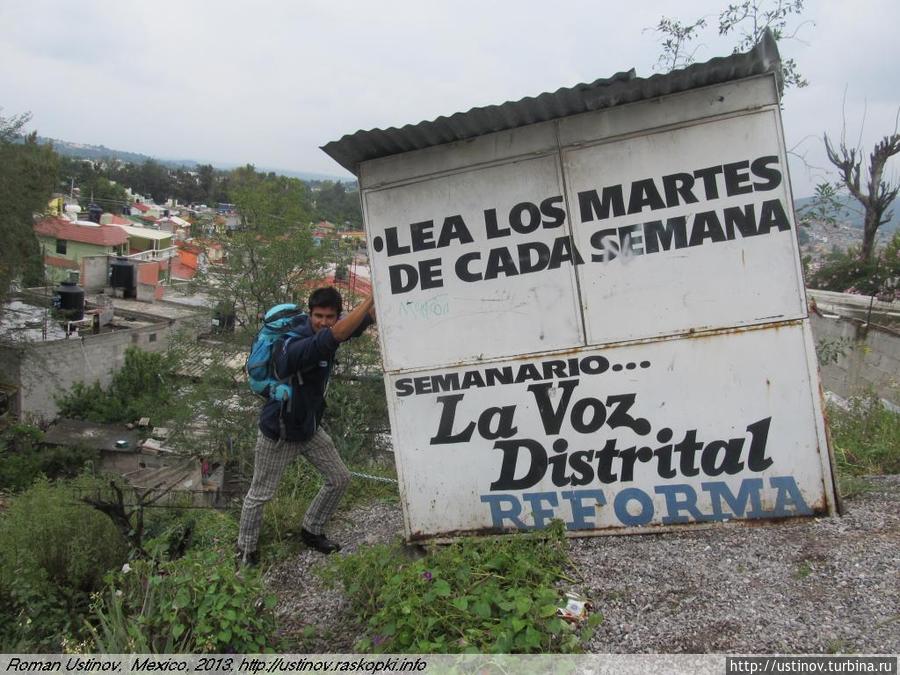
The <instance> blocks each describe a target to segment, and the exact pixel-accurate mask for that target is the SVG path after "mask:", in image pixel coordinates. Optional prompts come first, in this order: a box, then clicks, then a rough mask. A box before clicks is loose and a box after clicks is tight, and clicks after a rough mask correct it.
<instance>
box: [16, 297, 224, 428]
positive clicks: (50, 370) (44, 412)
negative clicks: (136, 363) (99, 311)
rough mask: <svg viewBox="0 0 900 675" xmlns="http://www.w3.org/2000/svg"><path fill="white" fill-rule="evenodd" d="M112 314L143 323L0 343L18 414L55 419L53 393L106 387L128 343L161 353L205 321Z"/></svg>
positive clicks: (37, 418)
mask: <svg viewBox="0 0 900 675" xmlns="http://www.w3.org/2000/svg"><path fill="white" fill-rule="evenodd" d="M117 314H126V315H131V316H134V317H136V318H138V319H140V320H141V321H144V322H146V323H144V324H143V325H140V326H135V327H133V328H124V329H120V330H116V331H114V332H110V333H103V334H100V335H86V336H84V337H83V338H82V337H77V336H72V337H70V338H69V339H67V340H52V341H47V342H28V343H20V344H19V343H17V344H9V343H3V344H0V378H2V380H3V381H4V382H8V383H9V384H13V385H18V387H19V392H18V396H17V398H16V400H15V401H14V405H13V407H14V412H15V413H16V414H18V415H19V416H20V418H21V419H33V420H38V421H40V420H46V421H50V420H52V419H54V418H56V417H57V415H58V413H59V408H58V407H57V405H56V401H55V400H54V397H55V396H58V395H59V394H62V393H65V392H68V391H69V390H70V389H71V388H72V386H73V385H74V384H75V383H76V382H83V383H85V384H93V383H94V382H100V384H101V386H103V387H106V386H108V385H109V384H110V382H111V381H112V376H113V374H114V373H115V372H116V371H118V370H119V369H120V368H121V367H122V365H123V364H124V363H125V350H126V349H128V347H131V346H134V347H138V348H139V349H143V350H145V351H149V352H162V351H165V350H166V349H167V348H168V346H169V341H170V339H171V337H172V336H173V335H175V334H176V333H178V332H179V331H182V330H184V331H186V333H187V337H188V338H190V337H191V336H196V334H197V333H198V331H199V329H200V328H202V327H206V326H208V325H209V323H208V321H209V320H208V318H206V317H205V316H198V315H186V316H184V317H181V318H169V319H163V318H160V317H151V316H148V315H141V314H136V313H134V312H125V311H122V312H119V311H117Z"/></svg>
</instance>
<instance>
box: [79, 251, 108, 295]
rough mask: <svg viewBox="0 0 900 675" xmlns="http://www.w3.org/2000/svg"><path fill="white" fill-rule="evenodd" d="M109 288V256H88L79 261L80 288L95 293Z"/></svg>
mask: <svg viewBox="0 0 900 675" xmlns="http://www.w3.org/2000/svg"><path fill="white" fill-rule="evenodd" d="M107 286H109V256H105V255H101V256H90V257H85V258H82V259H81V287H82V288H83V289H84V290H85V291H86V292H88V293H97V292H98V291H102V290H103V289H104V288H106V287H107Z"/></svg>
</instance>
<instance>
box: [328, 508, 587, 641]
mask: <svg viewBox="0 0 900 675" xmlns="http://www.w3.org/2000/svg"><path fill="white" fill-rule="evenodd" d="M563 532H564V530H563V526H562V523H556V524H554V526H553V527H552V528H550V529H548V530H545V531H543V532H539V533H534V534H518V535H513V536H509V537H503V538H496V539H489V540H474V539H464V540H462V541H461V542H459V543H456V544H452V545H449V546H446V547H442V548H434V549H432V550H431V551H430V553H429V555H428V557H426V558H422V559H419V560H410V559H409V558H408V557H406V556H405V555H404V553H403V551H402V550H401V549H400V548H399V547H398V546H394V547H388V546H375V547H371V548H368V549H364V550H362V551H360V552H358V553H356V554H354V555H351V556H346V557H340V558H333V559H332V560H331V562H330V565H329V567H328V568H327V570H326V572H325V575H326V577H327V578H328V579H330V580H331V581H332V582H334V581H340V582H341V583H342V584H343V586H344V588H345V589H346V592H347V594H348V595H349V597H350V600H351V602H352V603H353V604H354V606H355V608H356V609H357V610H358V611H359V612H360V613H361V615H362V616H363V617H364V618H365V619H366V620H367V623H368V627H369V636H368V637H366V638H364V639H363V640H362V641H361V642H360V644H358V645H357V648H358V649H360V650H361V651H375V652H413V653H435V652H437V653H460V652H462V653H466V652H471V653H485V652H491V653H507V652H516V653H538V652H572V651H578V650H579V649H580V644H581V641H582V640H586V639H587V638H588V637H589V634H590V631H591V629H592V628H593V626H595V625H596V623H597V622H599V620H600V616H599V615H594V616H592V617H591V619H590V621H589V622H588V625H587V626H586V627H585V629H584V632H583V633H582V634H578V633H576V632H574V631H573V630H572V629H571V628H570V627H569V626H568V624H566V623H564V622H563V621H562V620H561V619H559V618H558V617H557V616H556V610H557V608H558V607H559V606H561V605H562V604H563V599H562V594H561V592H560V591H559V590H557V589H556V588H554V585H553V584H554V582H556V581H557V580H558V579H560V578H563V577H562V576H561V570H562V569H563V568H565V566H566V564H567V562H568V558H567V556H566V552H565V550H566V548H565V539H564V536H563Z"/></svg>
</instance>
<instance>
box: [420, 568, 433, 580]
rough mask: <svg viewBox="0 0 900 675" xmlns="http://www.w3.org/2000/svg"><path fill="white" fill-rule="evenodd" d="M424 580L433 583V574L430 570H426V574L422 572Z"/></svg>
mask: <svg viewBox="0 0 900 675" xmlns="http://www.w3.org/2000/svg"><path fill="white" fill-rule="evenodd" d="M422 578H423V579H424V580H425V581H431V579H432V577H431V572H429V571H428V570H425V571H424V572H422Z"/></svg>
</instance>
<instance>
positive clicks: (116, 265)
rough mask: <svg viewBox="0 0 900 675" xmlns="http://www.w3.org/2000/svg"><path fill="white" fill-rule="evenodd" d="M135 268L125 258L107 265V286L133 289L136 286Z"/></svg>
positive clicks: (117, 259)
mask: <svg viewBox="0 0 900 675" xmlns="http://www.w3.org/2000/svg"><path fill="white" fill-rule="evenodd" d="M136 274H137V268H136V267H135V266H134V263H133V262H131V261H130V260H128V259H127V258H116V259H115V260H113V261H112V262H111V263H110V264H109V285H110V286H112V287H113V288H124V289H126V290H131V289H133V288H134V287H135V286H136V285H137V284H136V283H135V277H136Z"/></svg>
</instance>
